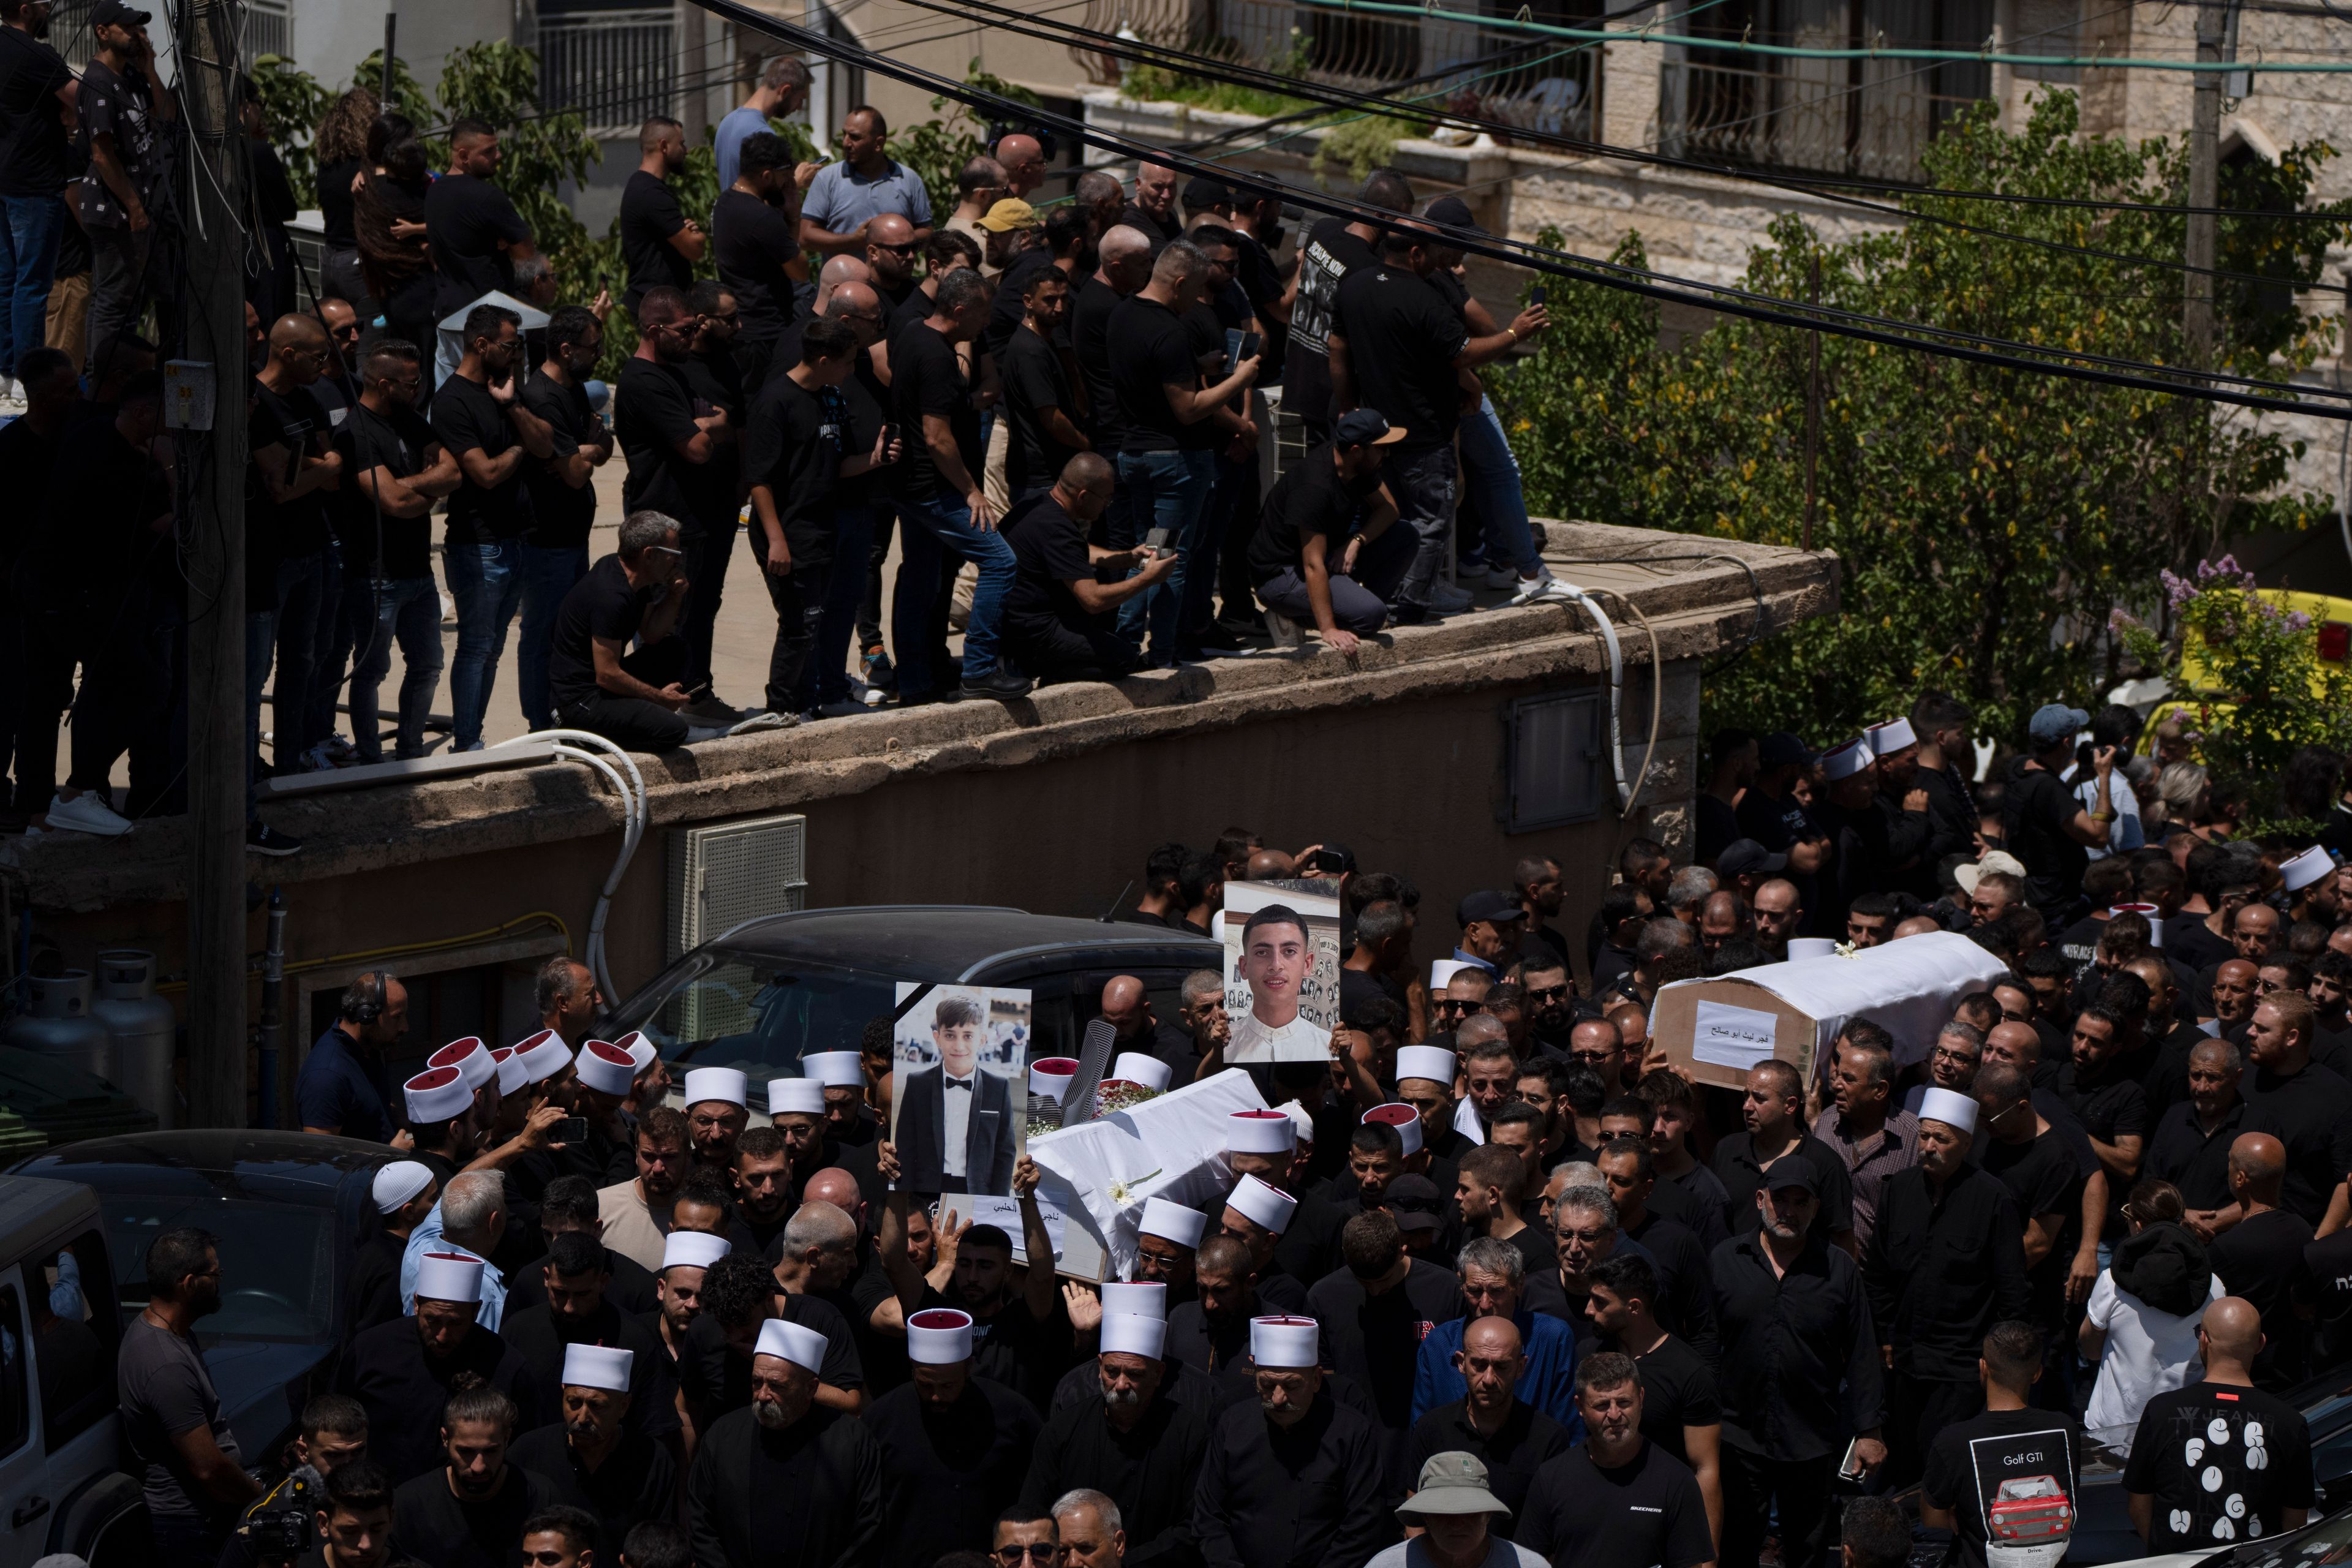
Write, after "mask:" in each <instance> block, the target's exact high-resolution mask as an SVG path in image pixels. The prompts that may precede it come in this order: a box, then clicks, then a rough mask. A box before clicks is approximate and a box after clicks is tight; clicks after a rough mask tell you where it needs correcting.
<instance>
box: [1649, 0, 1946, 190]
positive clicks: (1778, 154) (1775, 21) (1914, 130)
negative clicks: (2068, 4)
mask: <svg viewBox="0 0 2352 1568" xmlns="http://www.w3.org/2000/svg"><path fill="white" fill-rule="evenodd" d="M1991 29H1992V7H1991V5H1990V0H1733V3H1732V4H1730V5H1717V6H1715V7H1712V8H1710V10H1709V11H1708V12H1707V13H1706V16H1704V17H1703V18H1702V17H1699V16H1694V17H1693V18H1692V31H1693V32H1694V33H1699V34H1701V35H1702V36H1714V37H1725V38H1733V39H1736V38H1741V37H1748V38H1752V39H1754V40H1755V41H1757V42H1759V43H1771V44H1787V45H1795V46H1798V47H1815V48H1836V49H1853V48H1866V47H1870V46H1871V45H1873V44H1883V45H1885V46H1887V47H1928V48H1948V49H1980V48H1982V47H1984V43H1985V38H1986V36H1987V35H1988V34H1989V33H1990V31H1991ZM1945 40H1958V41H1945ZM1675 55H1676V56H1678V57H1681V58H1669V59H1668V60H1667V61H1666V62H1665V67H1664V72H1663V75H1662V79H1661V80H1660V82H1659V100H1658V124H1659V128H1660V132H1661V145H1662V147H1663V149H1664V151H1665V152H1667V153H1673V154H1675V155H1677V156H1681V157H1690V158H1703V159H1706V160H1709V161H1711V162H1720V163H1738V164H1744V165H1748V166H1750V167H1755V168H1767V169H1791V170H1803V171H1807V172H1811V173H1822V174H1853V175H1857V176H1861V177H1864V178H1867V179H1880V180H1897V181H1916V180H1917V179H1919V178H1921V171H1920V167H1919V154H1920V153H1921V152H1922V151H1923V150H1924V149H1925V148H1926V146H1927V142H1929V141H1930V140H1932V139H1933V138H1934V136H1935V134H1936V132H1937V130H1938V129H1939V128H1940V127H1941V126H1942V125H1943V123H1944V121H1947V120H1948V119H1950V118H1951V117H1952V116H1953V115H1955V114H1958V112H1959V111H1960V110H1962V109H1964V108H1966V107H1967V106H1968V105H1969V104H1970V103H1972V102H1974V101H1976V100H1979V99H1981V98H1983V97H1985V96H1987V95H1988V94H1989V93H1990V91H1991V88H1992V72H1991V69H1990V67H1988V66H1985V65H1982V64H1979V63H1977V62H1974V61H1957V62H1956V61H1931V62H1927V63H1925V64H1922V63H1921V62H1918V61H1914V60H1895V59H1868V58H1864V59H1832V60H1809V59H1797V58H1785V57H1783V58H1769V57H1761V56H1757V55H1742V54H1738V53H1736V52H1734V51H1731V50H1727V49H1706V48H1690V49H1677V50H1676V51H1675Z"/></svg>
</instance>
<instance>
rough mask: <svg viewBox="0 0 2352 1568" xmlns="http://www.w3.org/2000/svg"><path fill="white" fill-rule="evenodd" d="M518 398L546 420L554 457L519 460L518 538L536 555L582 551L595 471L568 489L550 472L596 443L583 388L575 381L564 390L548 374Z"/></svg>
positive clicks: (592, 517)
mask: <svg viewBox="0 0 2352 1568" xmlns="http://www.w3.org/2000/svg"><path fill="white" fill-rule="evenodd" d="M520 397H521V398H522V404H523V406H524V407H526V408H528V409H530V411H531V412H532V413H533V414H535V415H537V416H539V417H541V419H544V420H546V421H547V427H548V429H549V431H550V432H551V434H552V435H553V437H554V438H555V457H554V458H549V459H546V460H544V461H542V460H541V459H540V458H524V459H523V465H522V482H523V489H524V491H525V492H526V493H527V494H528V495H529V496H530V521H529V522H528V523H527V524H526V525H525V527H524V529H523V538H524V539H525V540H526V541H527V542H530V543H531V544H534V545H536V546H538V547H539V548H540V549H541V550H585V549H586V548H588V533H589V531H590V530H591V529H592V528H593V527H594V525H595V521H596V475H595V471H594V470H593V469H591V470H590V471H589V475H588V479H587V482H586V483H584V484H581V485H568V484H566V483H564V482H563V480H562V479H559V478H557V477H556V475H555V473H554V471H553V470H554V467H555V463H556V462H557V461H558V460H560V459H562V458H569V457H572V456H573V455H575V454H576V453H578V452H579V450H580V448H581V447H593V446H594V445H595V444H596V441H595V436H596V415H595V411H594V410H593V409H592V408H590V407H589V405H588V389H587V388H586V387H584V386H583V385H581V384H579V383H578V382H577V381H574V382H572V384H570V385H568V386H567V385H565V384H563V383H562V382H559V381H557V380H556V379H555V378H554V377H553V376H551V375H534V376H532V377H531V378H530V380H529V381H527V382H525V383H523V385H522V391H521V393H520Z"/></svg>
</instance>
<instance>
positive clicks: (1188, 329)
mask: <svg viewBox="0 0 2352 1568" xmlns="http://www.w3.org/2000/svg"><path fill="white" fill-rule="evenodd" d="M1182 321H1183V322H1184V341H1185V344H1186V346H1187V347H1188V348H1189V349H1190V350H1191V353H1192V369H1193V374H1195V375H1196V376H1198V377H1199V378H1200V380H1201V382H1202V384H1204V385H1205V384H1209V383H1212V382H1216V381H1223V379H1224V372H1223V363H1224V353H1225V328H1224V323H1223V320H1222V319H1221V318H1220V317H1219V316H1218V314H1217V312H1216V311H1215V310H1213V308H1212V307H1210V306H1208V305H1205V304H1202V305H1195V306H1193V307H1192V309H1191V310H1187V311H1185V312H1184V314H1183V317H1182ZM1211 356H1214V357H1213V358H1212V357H1211ZM1203 363H1208V364H1212V365H1215V366H1217V367H1219V368H1217V369H1215V370H1213V371H1202V369H1201V366H1202V364H1203ZM1226 401H1227V402H1228V404H1230V403H1231V402H1232V399H1230V398H1229V399H1227V400H1226ZM1177 440H1178V442H1179V444H1180V445H1181V447H1183V449H1184V450H1185V451H1187V452H1213V451H1215V450H1216V449H1217V448H1218V447H1222V446H1223V445H1224V444H1225V435H1224V433H1223V431H1221V430H1219V429H1218V428H1217V421H1216V419H1215V418H1214V417H1213V416H1209V417H1203V418H1201V419H1196V420H1194V421H1193V422H1192V424H1190V425H1187V426H1183V428H1182V430H1181V432H1179V434H1178V436H1177Z"/></svg>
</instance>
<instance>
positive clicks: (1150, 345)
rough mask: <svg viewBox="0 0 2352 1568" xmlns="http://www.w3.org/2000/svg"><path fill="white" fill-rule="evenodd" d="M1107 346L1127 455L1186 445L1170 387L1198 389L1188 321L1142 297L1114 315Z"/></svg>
mask: <svg viewBox="0 0 2352 1568" xmlns="http://www.w3.org/2000/svg"><path fill="white" fill-rule="evenodd" d="M1107 346H1108V350H1109V353H1110V380H1111V395H1113V396H1114V397H1115V398H1117V399H1118V418H1119V426H1120V429H1121V431H1122V433H1123V434H1122V437H1121V444H1120V446H1119V450H1120V451H1122V452H1173V451H1178V450H1181V449H1182V448H1183V447H1185V445H1186V442H1185V429H1184V422H1183V421H1182V420H1181V419H1179V418H1177V417H1176V411H1175V410H1174V409H1173V408H1171V407H1170V406H1169V405H1168V390H1167V389H1168V388H1169V387H1171V386H1198V385H1199V384H1200V381H1201V373H1200V370H1199V368H1198V367H1197V366H1196V365H1195V364H1194V363H1193V359H1192V353H1193V349H1192V334H1191V333H1190V332H1188V331H1185V330H1184V321H1183V318H1181V316H1179V315H1177V314H1176V312H1175V311H1173V310H1170V309H1169V308H1168V307H1167V306H1165V305H1163V304H1161V303H1160V301H1158V300H1147V299H1145V298H1144V297H1143V296H1142V295H1140V294H1133V295H1129V297H1128V298H1127V299H1124V300H1120V301H1119V302H1118V309H1116V310H1113V311H1112V312H1111V316H1110V331H1109V333H1108V342H1107Z"/></svg>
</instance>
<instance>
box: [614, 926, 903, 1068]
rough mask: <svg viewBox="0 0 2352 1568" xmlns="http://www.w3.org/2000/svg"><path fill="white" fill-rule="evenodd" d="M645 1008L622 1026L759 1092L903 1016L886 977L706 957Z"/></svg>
mask: <svg viewBox="0 0 2352 1568" xmlns="http://www.w3.org/2000/svg"><path fill="white" fill-rule="evenodd" d="M666 984H667V989H666V990H665V991H663V992H661V993H660V994H657V995H656V997H655V998H654V999H653V1000H652V1003H651V1005H649V1006H647V1005H639V1006H638V1007H635V1008H632V1009H631V1011H630V1013H629V1014H628V1015H626V1016H623V1017H621V1018H619V1019H616V1020H615V1022H614V1027H615V1028H616V1029H627V1028H638V1029H643V1030H644V1031H645V1032H646V1037H647V1038H649V1039H651V1040H652V1041H653V1042H654V1043H655V1044H656V1046H658V1047H660V1049H661V1054H662V1055H663V1056H664V1057H665V1058H667V1059H668V1060H670V1061H671V1062H673V1063H675V1064H677V1065H678V1066H681V1067H731V1068H742V1069H743V1070H744V1071H745V1072H746V1073H749V1074H750V1075H751V1079H752V1081H753V1082H754V1083H759V1084H763V1085H764V1083H765V1082H766V1080H767V1079H770V1078H773V1077H777V1076H780V1075H786V1074H792V1073H796V1072H798V1071H799V1070H800V1068H799V1063H800V1059H801V1057H802V1056H803V1054H804V1053H806V1052H812V1051H854V1050H856V1049H857V1045H858V1041H859V1040H860V1039H861V1038H862V1037H864V1035H865V1033H866V1020H867V1019H869V1018H872V1017H874V1016H877V1014H878V1015H884V1016H887V1015H888V1014H890V1013H892V1012H894V1011H896V1010H897V1007H898V982H897V981H896V980H895V979H893V978H892V977H890V976H888V975H885V974H871V973H865V972H863V971H859V970H851V969H828V968H823V967H820V966H816V965H810V964H803V965H800V966H798V967H796V968H794V969H789V970H787V969H781V968H779V967H777V965H776V963H775V961H774V960H772V959H767V958H759V957H755V956H753V955H751V954H748V953H743V954H738V953H730V952H724V951H706V952H701V953H699V954H697V955H695V956H694V957H692V958H689V959H688V960H687V961H686V962H685V963H683V964H682V965H681V966H680V967H679V968H678V969H677V970H675V971H673V972H672V973H671V974H670V975H669V976H668V978H667V982H666Z"/></svg>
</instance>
